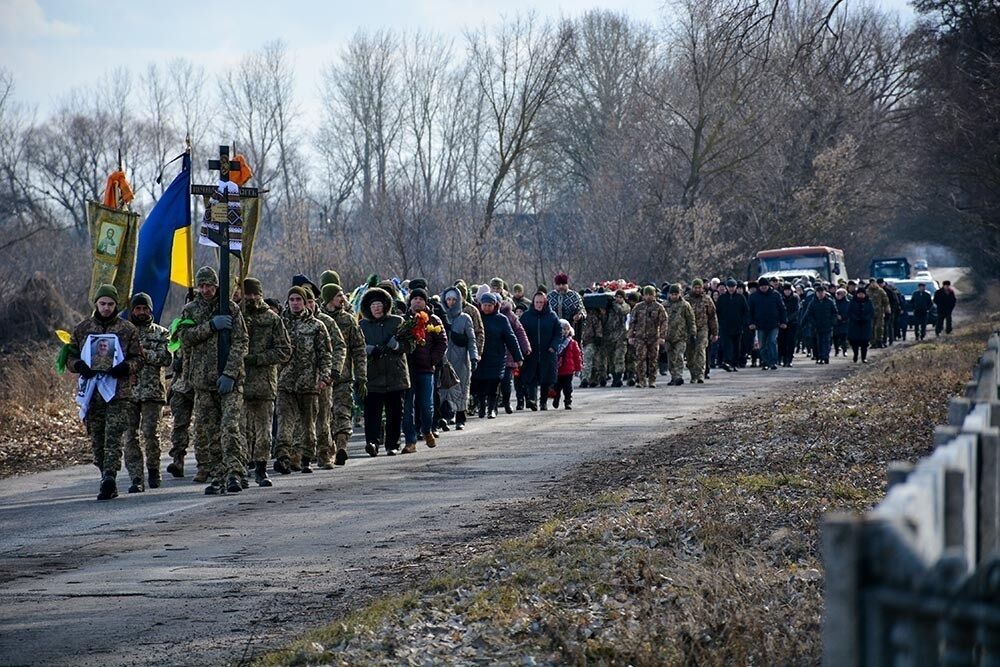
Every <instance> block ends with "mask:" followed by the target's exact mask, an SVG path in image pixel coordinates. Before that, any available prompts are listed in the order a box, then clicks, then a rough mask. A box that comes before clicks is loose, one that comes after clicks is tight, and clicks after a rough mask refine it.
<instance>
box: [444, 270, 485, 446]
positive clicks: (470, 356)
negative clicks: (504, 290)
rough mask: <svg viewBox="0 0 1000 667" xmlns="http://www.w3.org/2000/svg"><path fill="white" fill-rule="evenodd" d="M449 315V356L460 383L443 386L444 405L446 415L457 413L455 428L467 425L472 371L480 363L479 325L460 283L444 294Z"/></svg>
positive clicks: (458, 428)
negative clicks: (461, 290)
mask: <svg viewBox="0 0 1000 667" xmlns="http://www.w3.org/2000/svg"><path fill="white" fill-rule="evenodd" d="M441 302H442V304H444V312H445V316H446V318H447V319H446V321H445V330H446V331H447V333H448V351H447V353H446V355H445V356H446V358H447V359H448V363H450V364H451V366H452V368H454V369H455V373H456V374H457V375H458V384H456V385H455V386H454V387H451V388H449V389H441V408H442V410H441V411H442V415H443V416H444V418H445V419H450V418H451V416H452V415H453V414H454V416H455V430H457V431H461V430H462V429H464V428H465V409H466V407H467V406H468V405H469V383H470V381H471V379H472V372H473V371H474V370H476V365H477V364H478V363H479V351H478V350H477V348H476V328H475V325H474V324H473V322H472V318H471V317H469V314H468V313H466V312H465V311H464V309H463V307H464V306H465V299H463V298H462V293H461V292H460V291H459V290H458V288H457V287H449V288H448V289H446V290H445V291H444V292H443V293H442V294H441Z"/></svg>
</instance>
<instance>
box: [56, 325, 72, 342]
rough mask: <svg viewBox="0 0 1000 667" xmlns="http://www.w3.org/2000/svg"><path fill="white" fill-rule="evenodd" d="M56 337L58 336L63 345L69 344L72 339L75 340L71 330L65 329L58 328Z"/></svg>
mask: <svg viewBox="0 0 1000 667" xmlns="http://www.w3.org/2000/svg"><path fill="white" fill-rule="evenodd" d="M56 338H58V339H59V342H61V343H62V344H63V345H69V343H70V341H71V340H73V337H72V336H70V334H69V332H68V331H66V330H65V329H56Z"/></svg>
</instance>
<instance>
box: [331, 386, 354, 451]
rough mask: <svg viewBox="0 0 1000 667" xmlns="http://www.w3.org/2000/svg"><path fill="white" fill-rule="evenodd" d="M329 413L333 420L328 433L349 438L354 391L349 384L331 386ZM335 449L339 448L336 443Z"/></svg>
mask: <svg viewBox="0 0 1000 667" xmlns="http://www.w3.org/2000/svg"><path fill="white" fill-rule="evenodd" d="M331 398H332V406H331V408H330V409H331V411H332V414H333V419H332V420H331V422H330V431H332V432H333V434H334V435H335V436H336V435H347V436H348V437H350V436H351V433H352V432H353V430H354V428H353V423H352V421H351V417H352V415H353V414H354V389H353V386H352V385H351V383H350V382H340V383H338V384H335V385H333V393H332V394H331ZM337 448H338V449H339V448H340V445H339V443H338V446H337Z"/></svg>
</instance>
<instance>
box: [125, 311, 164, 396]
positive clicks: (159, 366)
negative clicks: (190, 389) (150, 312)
mask: <svg viewBox="0 0 1000 667" xmlns="http://www.w3.org/2000/svg"><path fill="white" fill-rule="evenodd" d="M133 324H135V325H136V328H137V329H138V330H139V344H140V345H142V366H141V367H140V369H139V379H138V381H137V382H136V383H135V386H134V387H133V388H132V400H135V401H152V402H156V403H163V402H165V401H166V397H167V394H166V392H165V391H164V388H163V369H164V368H166V367H167V366H169V365H170V364H171V363H172V362H173V360H174V355H172V354H171V353H170V350H168V349H167V343H168V342H169V335H170V332H168V331H167V330H166V329H165V328H164V327H161V326H160V325H159V324H157V323H155V322H153V320H150V321H149V322H146V323H145V324H137V323H135V322H133Z"/></svg>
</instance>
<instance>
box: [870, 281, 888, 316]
mask: <svg viewBox="0 0 1000 667" xmlns="http://www.w3.org/2000/svg"><path fill="white" fill-rule="evenodd" d="M868 298H869V299H870V300H871V302H872V305H873V306H874V307H875V317H883V316H884V315H885V314H886V313H887V312H888V311H889V295H888V294H886V293H885V290H884V289H882V288H881V287H879V286H878V284H871V285H869V286H868Z"/></svg>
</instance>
